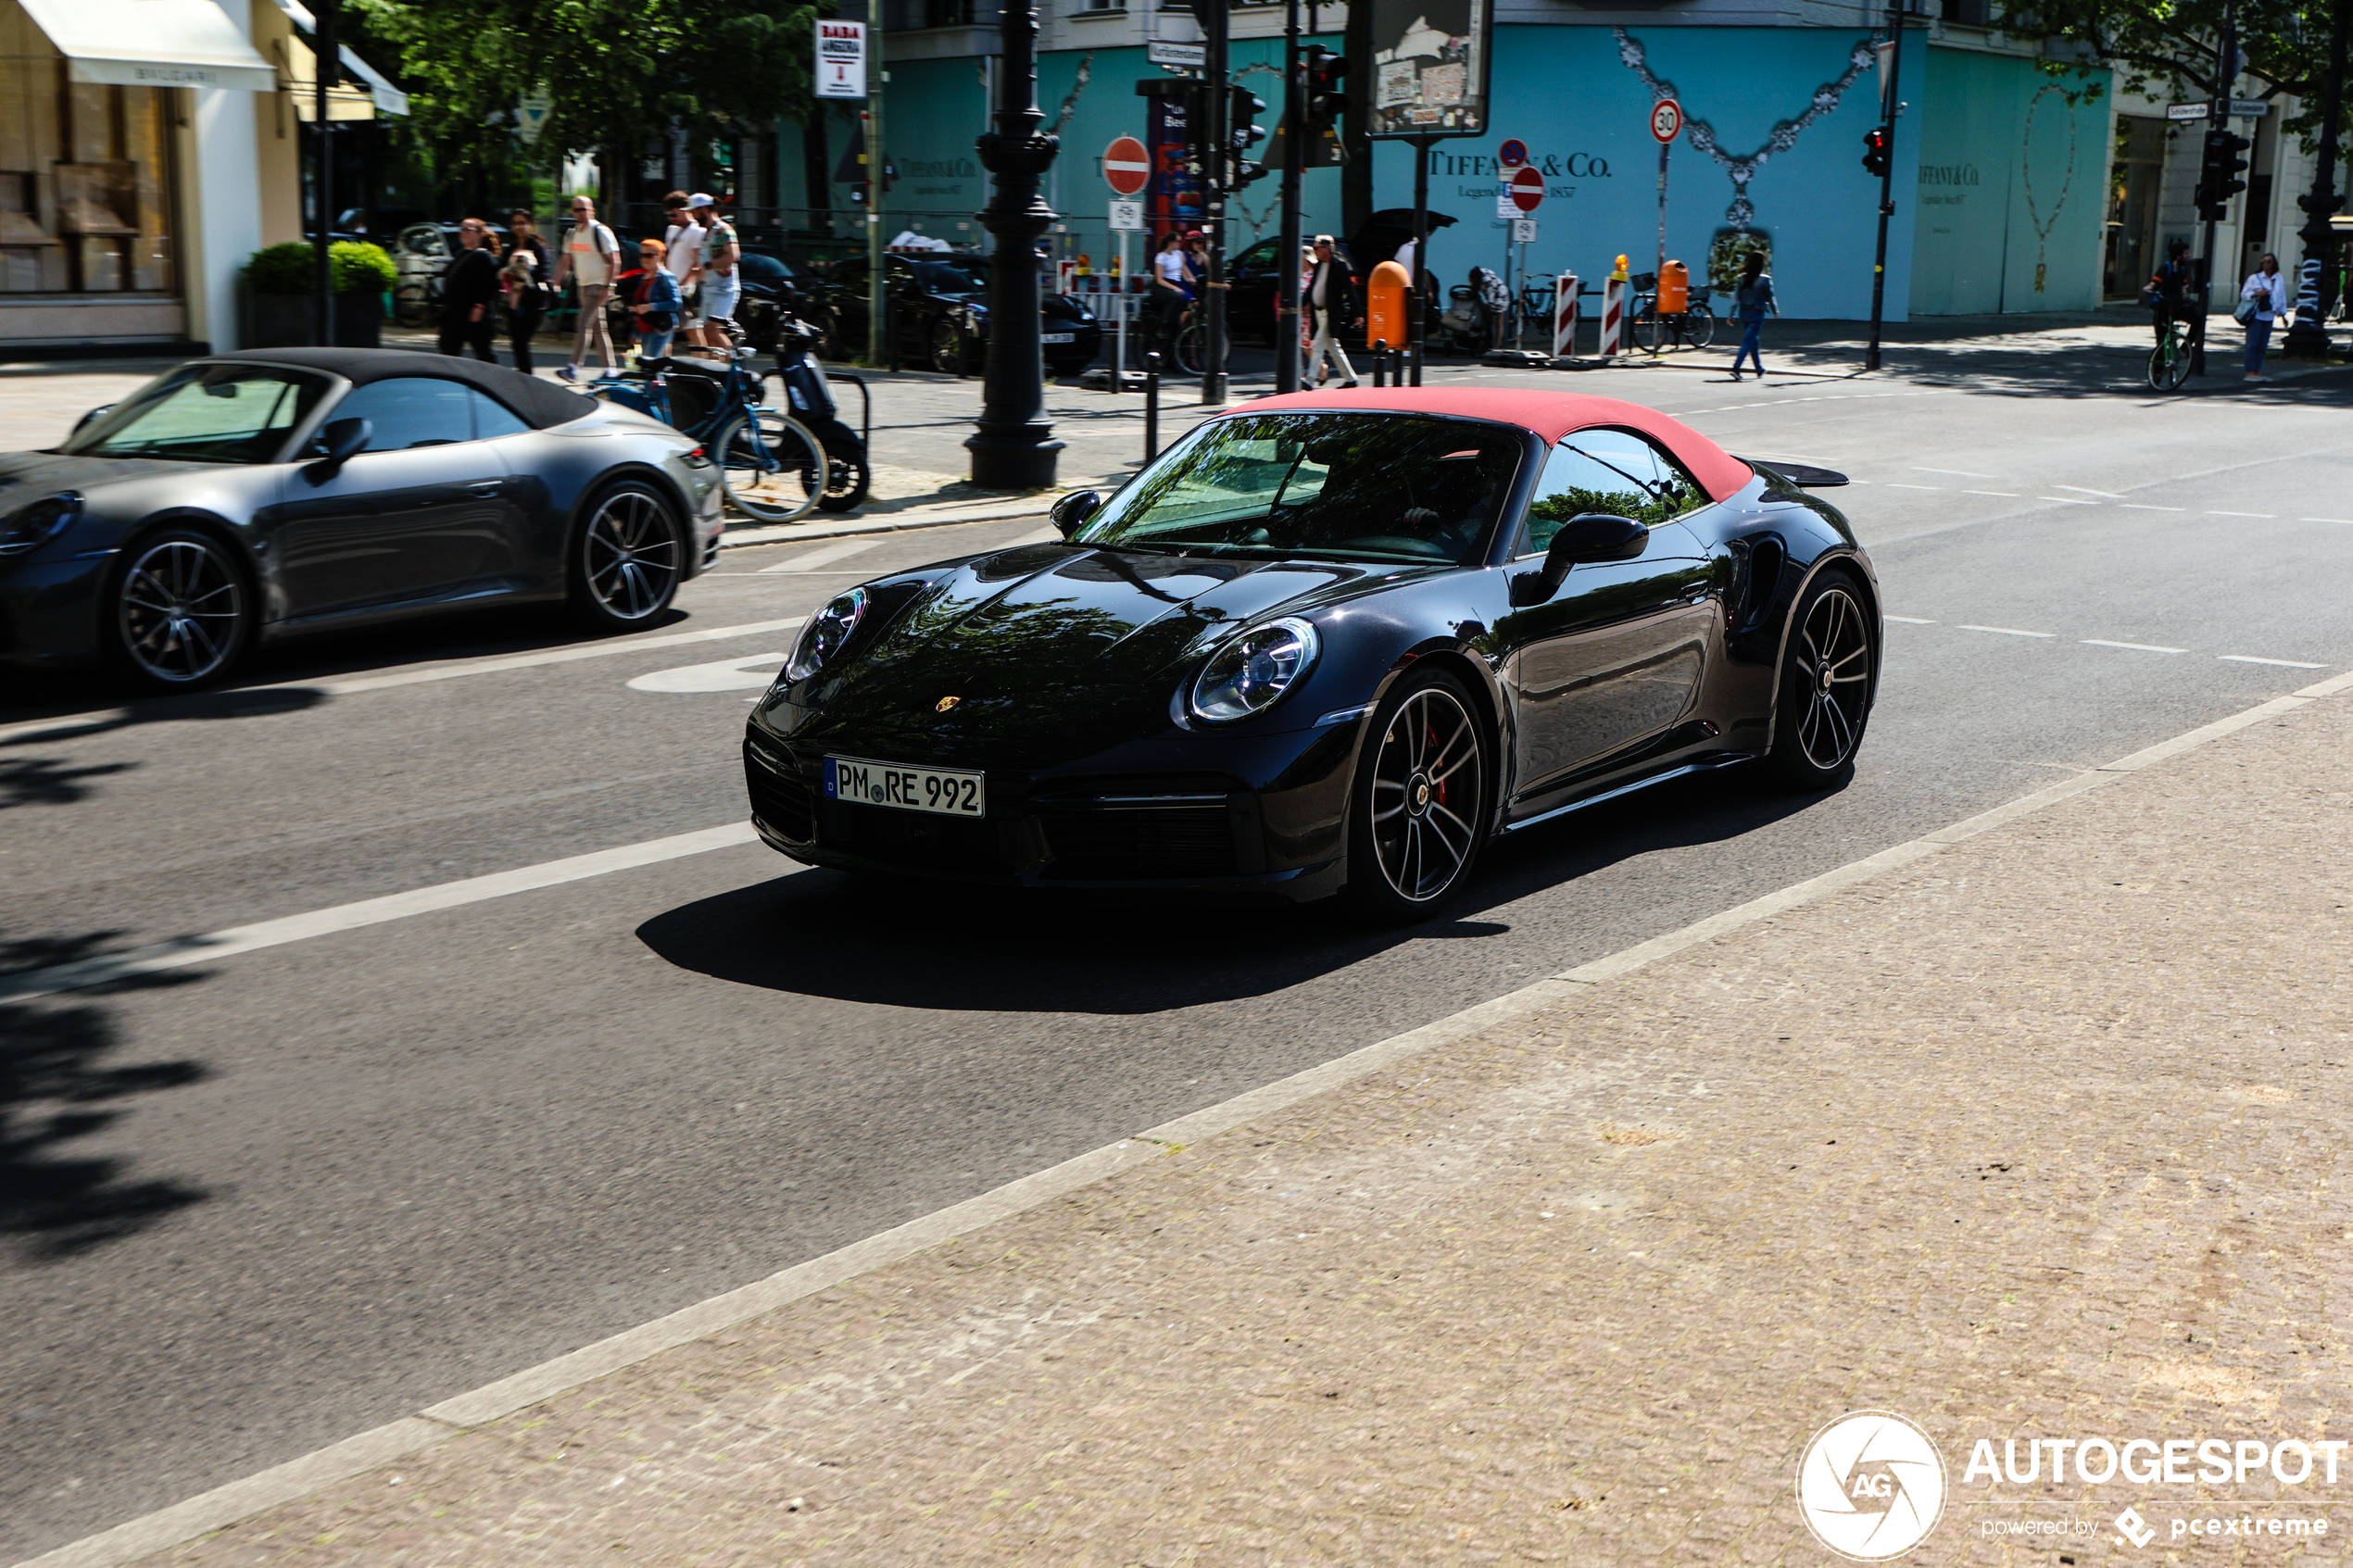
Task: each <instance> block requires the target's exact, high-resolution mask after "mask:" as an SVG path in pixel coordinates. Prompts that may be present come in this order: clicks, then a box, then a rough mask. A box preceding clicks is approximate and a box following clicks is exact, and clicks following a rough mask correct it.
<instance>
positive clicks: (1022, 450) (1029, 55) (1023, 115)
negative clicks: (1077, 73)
mask: <svg viewBox="0 0 2353 1568" xmlns="http://www.w3.org/2000/svg"><path fill="white" fill-rule="evenodd" d="M998 36H999V37H1000V39H1001V40H1002V43H1001V45H1000V47H1001V50H1002V56H1001V58H1000V62H999V65H998V70H997V109H996V115H995V119H996V121H997V129H996V130H994V131H991V132H987V133H985V134H984V135H982V137H981V138H980V143H979V147H980V161H981V162H982V163H983V164H985V165H987V166H988V172H989V173H990V175H991V176H993V177H994V182H995V185H996V194H993V195H991V196H990V197H989V198H988V207H987V208H985V209H984V210H983V211H982V213H981V215H980V221H981V227H983V228H985V229H987V230H988V232H989V234H990V235H991V236H992V237H994V238H995V240H996V242H997V249H996V257H995V259H994V261H993V262H992V264H991V265H990V267H989V269H988V364H987V366H986V368H985V369H984V370H983V371H982V377H983V380H982V383H981V406H980V418H979V419H978V420H975V421H974V427H975V433H974V434H973V435H972V436H971V437H970V438H969V439H968V440H966V441H965V443H964V445H965V447H966V448H967V449H968V450H969V451H970V452H971V453H972V455H973V468H972V474H973V481H972V482H973V483H974V484H975V485H977V486H979V487H980V488H981V489H984V490H1037V489H1041V488H1043V487H1045V486H1046V485H1050V484H1051V483H1054V454H1055V453H1057V452H1060V451H1061V450H1062V449H1063V444H1062V443H1061V442H1059V441H1057V440H1055V439H1054V438H1053V432H1054V427H1053V424H1052V423H1051V421H1050V420H1048V419H1047V418H1046V364H1045V360H1044V358H1043V354H1044V350H1043V348H1042V347H1041V345H1040V344H1039V342H1038V331H1039V329H1038V308H1039V307H1040V305H1041V304H1042V301H1041V299H1040V297H1039V294H1040V291H1039V286H1038V255H1037V250H1038V236H1039V235H1040V234H1043V233H1044V232H1046V228H1047V225H1048V224H1051V222H1053V220H1054V209H1053V208H1052V207H1048V206H1047V205H1046V199H1045V197H1044V196H1042V195H1040V194H1038V180H1039V178H1040V177H1041V176H1043V175H1044V174H1045V172H1046V170H1047V169H1049V168H1051V166H1052V164H1053V161H1054V154H1055V152H1056V151H1057V150H1058V149H1059V148H1060V146H1061V138H1059V137H1057V136H1056V135H1054V133H1053V132H1051V131H1040V130H1039V129H1038V126H1039V125H1041V124H1042V123H1044V121H1045V119H1046V116H1045V114H1044V113H1043V112H1042V111H1041V110H1039V108H1038V4H1037V0H1006V5H1005V9H1004V14H1003V16H1002V18H1001V19H1000V22H999V28H998Z"/></svg>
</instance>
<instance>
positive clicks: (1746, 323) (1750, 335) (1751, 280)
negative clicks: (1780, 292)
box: [1732, 250, 1781, 381]
mask: <svg viewBox="0 0 2353 1568" xmlns="http://www.w3.org/2000/svg"><path fill="white" fill-rule="evenodd" d="M1780 313H1781V307H1780V301H1778V300H1776V299H1775V298H1774V297H1773V274H1771V273H1770V272H1768V271H1767V270H1765V253H1764V252H1763V251H1761V250H1753V251H1750V252H1749V253H1748V255H1747V257H1744V258H1743V260H1742V262H1741V277H1740V282H1738V283H1736V284H1734V285H1733V287H1732V320H1736V321H1738V322H1739V323H1740V324H1741V346H1740V352H1739V353H1737V354H1734V355H1733V356H1732V379H1733V380H1734V381H1738V380H1740V379H1741V364H1742V362H1743V360H1745V361H1747V362H1748V363H1750V364H1753V365H1755V367H1756V374H1757V376H1758V378H1759V379H1762V378H1763V376H1764V374H1765V356H1764V355H1763V354H1762V353H1761V352H1759V351H1758V347H1757V345H1758V343H1759V342H1760V341H1761V340H1762V338H1763V337H1764V335H1765V318H1766V317H1768V316H1778V315H1780Z"/></svg>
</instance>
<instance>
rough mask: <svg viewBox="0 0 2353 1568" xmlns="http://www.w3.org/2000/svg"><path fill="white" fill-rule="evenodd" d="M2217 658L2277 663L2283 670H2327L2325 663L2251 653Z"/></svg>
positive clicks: (2253, 662) (2241, 662)
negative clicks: (2265, 656) (2260, 656)
mask: <svg viewBox="0 0 2353 1568" xmlns="http://www.w3.org/2000/svg"><path fill="white" fill-rule="evenodd" d="M2215 657H2216V658H2217V659H2222V660H2223V661H2225V662H2226V663H2231V664H2276V665H2278V666H2279V667H2280V668H2281V669H2283V670H2326V669H2327V668H2328V666H2327V665H2325V664H2307V663H2305V662H2304V660H2302V659H2258V658H2256V657H2255V656H2254V655H2253V654H2251V653H2224V654H2217V655H2215Z"/></svg>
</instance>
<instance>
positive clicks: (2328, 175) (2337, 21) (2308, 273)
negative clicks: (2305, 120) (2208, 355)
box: [2280, 0, 2353, 359]
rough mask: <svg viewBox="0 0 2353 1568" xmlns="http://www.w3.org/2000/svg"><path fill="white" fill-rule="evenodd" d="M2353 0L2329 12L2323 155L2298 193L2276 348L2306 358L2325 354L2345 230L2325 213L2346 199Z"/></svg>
mask: <svg viewBox="0 0 2353 1568" xmlns="http://www.w3.org/2000/svg"><path fill="white" fill-rule="evenodd" d="M2348 11H2353V0H2336V4H2335V6H2333V7H2331V9H2330V13H2329V67H2328V69H2329V74H2328V80H2327V81H2326V82H2323V83H2322V87H2321V130H2320V138H2321V156H2320V157H2319V158H2317V159H2316V160H2315V161H2314V162H2313V165H2312V189H2311V192H2310V194H2307V195H2302V196H2298V197H2297V198H2296V206H2298V207H2302V208H2303V209H2304V227H2303V229H2302V230H2301V231H2299V232H2298V234H2297V237H2298V238H2299V239H2301V240H2302V241H2303V242H2304V277H2303V281H2302V284H2301V286H2300V287H2299V288H2298V289H2297V290H2296V322H2295V324H2294V325H2293V326H2291V327H2289V328H2288V330H2287V336H2286V337H2285V338H2284V339H2282V340H2281V343H2280V352H2281V353H2283V354H2292V355H2296V356H2298V357H2300V358H2312V359H2325V358H2328V352H2329V330H2328V328H2326V327H2324V326H2322V324H2321V323H2322V322H2323V321H2325V320H2328V314H2329V309H2330V307H2332V306H2334V304H2335V303H2336V258H2337V257H2338V256H2339V255H2341V254H2342V253H2343V248H2344V245H2345V236H2343V235H2342V234H2339V233H2337V232H2335V231H2334V230H2333V229H2331V228H2330V227H2329V215H2330V214H2331V213H2333V212H2334V211H2335V210H2336V209H2337V208H2338V207H2342V206H2344V205H2345V198H2344V197H2342V196H2340V195H2338V194H2336V128H2337V124H2338V121H2339V120H2340V119H2341V118H2342V117H2343V115H2344V112H2345V26H2346V14H2347V12H2348Z"/></svg>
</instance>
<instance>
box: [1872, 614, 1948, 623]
mask: <svg viewBox="0 0 2353 1568" xmlns="http://www.w3.org/2000/svg"><path fill="white" fill-rule="evenodd" d="M1880 619H1881V621H1902V622H1903V623H1904V624H1905V625H1906V626H1933V625H1935V624H1936V622H1935V621H1922V620H1921V619H1920V618H1919V616H1917V615H1882V616H1881V617H1880Z"/></svg>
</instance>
